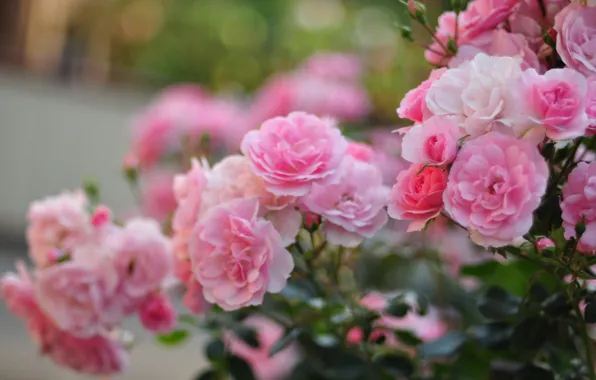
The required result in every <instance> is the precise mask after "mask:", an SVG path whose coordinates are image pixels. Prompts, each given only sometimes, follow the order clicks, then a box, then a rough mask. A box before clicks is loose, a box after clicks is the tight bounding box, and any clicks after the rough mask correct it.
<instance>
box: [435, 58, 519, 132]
mask: <svg viewBox="0 0 596 380" xmlns="http://www.w3.org/2000/svg"><path fill="white" fill-rule="evenodd" d="M520 74H521V68H520V63H519V61H518V60H516V59H514V58H511V57H489V56H487V55H486V54H484V53H480V54H477V55H476V56H475V57H474V58H473V59H472V60H471V61H468V62H465V63H463V64H462V65H461V66H459V67H457V68H452V69H449V70H447V72H445V73H444V74H443V75H442V76H441V78H439V79H438V80H436V81H435V82H434V83H433V84H432V85H431V86H430V89H429V90H428V94H427V96H426V103H427V106H428V109H429V110H430V112H432V113H433V114H434V115H436V116H455V117H457V118H458V119H460V120H462V122H461V126H462V127H463V129H464V130H465V132H466V133H467V134H469V135H470V136H472V137H476V136H480V135H482V134H484V133H486V132H488V131H489V130H491V129H492V128H493V127H495V126H498V125H502V124H504V125H507V124H508V120H507V118H506V115H508V110H509V108H510V107H511V105H510V104H508V102H507V99H508V98H509V91H510V90H511V89H510V86H511V83H512V81H513V80H515V79H516V78H518V77H519V76H520Z"/></svg>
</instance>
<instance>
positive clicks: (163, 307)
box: [139, 293, 176, 334]
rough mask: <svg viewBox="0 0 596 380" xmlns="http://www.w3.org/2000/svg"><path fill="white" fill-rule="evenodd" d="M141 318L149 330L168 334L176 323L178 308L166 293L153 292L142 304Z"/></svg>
mask: <svg viewBox="0 0 596 380" xmlns="http://www.w3.org/2000/svg"><path fill="white" fill-rule="evenodd" d="M139 319H140V320H141V323H142V324H143V327H144V328H146V329H147V330H149V331H152V332H156V333H160V334H166V333H168V332H170V331H172V329H173V328H174V326H175V325H176V310H174V306H172V303H171V302H170V300H169V299H168V297H167V296H166V295H164V294H157V293H153V294H151V295H149V297H147V298H146V299H145V300H144V301H143V303H142V304H141V309H140V310H139Z"/></svg>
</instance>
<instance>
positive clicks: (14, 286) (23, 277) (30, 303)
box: [0, 261, 38, 319]
mask: <svg viewBox="0 0 596 380" xmlns="http://www.w3.org/2000/svg"><path fill="white" fill-rule="evenodd" d="M17 269H18V273H17V274H15V273H10V272H9V273H5V274H4V275H3V276H2V278H0V294H1V295H2V298H3V299H4V302H5V303H6V306H7V307H8V310H10V312H11V313H12V314H14V315H16V316H17V317H19V318H21V319H27V318H29V316H31V315H33V314H34V313H36V312H37V311H38V307H37V300H36V299H35V289H34V288H33V283H32V282H31V278H30V276H29V273H28V272H27V268H26V267H25V264H24V263H23V262H21V261H19V262H17Z"/></svg>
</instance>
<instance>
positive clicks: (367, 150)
mask: <svg viewBox="0 0 596 380" xmlns="http://www.w3.org/2000/svg"><path fill="white" fill-rule="evenodd" d="M346 154H348V155H350V156H352V157H354V158H355V159H357V160H358V161H362V162H369V163H370V162H372V160H373V156H374V154H375V152H374V151H373V149H372V147H371V146H370V145H367V144H364V143H359V142H355V141H350V142H349V143H348V149H346Z"/></svg>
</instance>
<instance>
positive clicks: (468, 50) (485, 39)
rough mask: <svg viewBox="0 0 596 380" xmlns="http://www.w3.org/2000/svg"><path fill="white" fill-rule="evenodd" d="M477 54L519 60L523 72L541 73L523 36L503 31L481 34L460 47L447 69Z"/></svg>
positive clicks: (534, 54)
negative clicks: (531, 70)
mask: <svg viewBox="0 0 596 380" xmlns="http://www.w3.org/2000/svg"><path fill="white" fill-rule="evenodd" d="M478 53H486V54H488V55H492V56H498V57H513V58H518V59H520V60H521V68H522V69H523V70H525V69H528V68H532V69H535V70H538V71H541V70H542V69H541V65H540V62H539V61H538V57H537V56H536V53H535V52H534V51H533V50H532V49H531V48H530V46H529V45H528V41H527V39H526V37H525V36H523V35H521V34H514V33H508V32H507V31H505V30H503V29H497V30H492V31H489V32H486V33H483V34H481V35H479V36H477V37H476V38H474V39H472V40H470V41H469V42H468V43H466V44H464V45H462V46H460V47H459V48H458V50H457V55H456V56H455V57H453V59H452V60H451V61H450V62H449V67H457V66H459V65H461V64H462V63H464V62H466V61H470V60H472V59H473V58H474V57H475V56H476V55H477V54H478Z"/></svg>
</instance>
